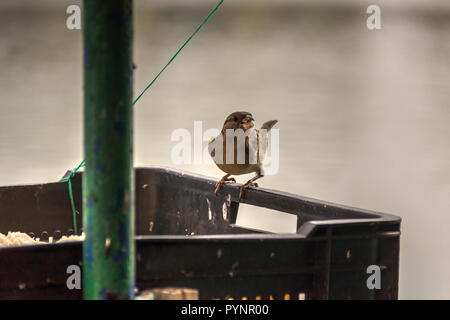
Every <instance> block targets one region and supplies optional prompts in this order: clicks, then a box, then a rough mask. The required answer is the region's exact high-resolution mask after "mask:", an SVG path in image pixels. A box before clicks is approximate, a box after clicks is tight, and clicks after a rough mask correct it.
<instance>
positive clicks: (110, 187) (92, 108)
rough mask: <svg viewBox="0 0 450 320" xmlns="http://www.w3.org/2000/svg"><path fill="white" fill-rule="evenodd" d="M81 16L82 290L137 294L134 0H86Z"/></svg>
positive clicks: (96, 294)
mask: <svg viewBox="0 0 450 320" xmlns="http://www.w3.org/2000/svg"><path fill="white" fill-rule="evenodd" d="M83 18H84V24H83V33H84V154H85V160H86V162H85V165H86V169H85V173H84V177H83V212H85V214H84V218H83V219H84V221H83V225H84V227H85V230H86V241H85V242H84V247H83V258H84V264H83V265H84V269H83V279H84V284H83V290H84V292H83V294H84V298H85V299H132V298H133V296H134V284H135V283H134V282H135V260H134V253H135V249H134V241H133V235H134V190H133V186H134V172H133V157H132V155H133V142H132V124H133V108H131V105H132V93H133V92H132V88H133V85H132V82H133V72H132V70H133V68H132V66H133V63H132V57H133V55H132V41H133V30H132V24H133V22H132V0H109V1H98V0H84V14H83Z"/></svg>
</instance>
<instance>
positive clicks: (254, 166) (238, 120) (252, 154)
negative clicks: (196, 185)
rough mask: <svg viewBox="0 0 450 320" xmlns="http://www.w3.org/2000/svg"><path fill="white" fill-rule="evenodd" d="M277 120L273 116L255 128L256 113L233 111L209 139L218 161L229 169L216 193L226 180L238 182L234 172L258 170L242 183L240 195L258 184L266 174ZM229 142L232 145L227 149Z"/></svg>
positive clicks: (220, 167)
mask: <svg viewBox="0 0 450 320" xmlns="http://www.w3.org/2000/svg"><path fill="white" fill-rule="evenodd" d="M277 122H278V121H277V120H270V121H267V122H265V123H264V124H263V125H262V126H261V129H255V128H254V126H255V125H254V119H253V116H252V114H251V113H249V112H245V111H237V112H233V113H232V114H230V115H229V116H228V117H227V118H226V119H225V122H224V124H223V127H222V130H221V132H220V134H219V135H218V136H217V137H216V138H214V139H212V140H211V141H210V142H209V143H208V151H209V154H210V155H211V157H212V158H213V160H214V163H215V164H216V165H217V166H218V167H219V169H221V170H222V171H223V172H225V173H226V175H224V176H223V177H222V179H220V180H219V181H218V182H217V183H216V186H215V189H214V194H216V195H217V192H219V189H220V188H221V186H222V185H223V184H224V183H226V182H228V181H232V182H236V180H235V179H234V178H233V177H230V176H231V175H241V174H247V173H252V172H255V173H256V175H255V176H254V177H253V178H252V179H250V180H248V181H247V182H246V183H245V184H243V185H241V186H240V187H239V199H241V198H242V195H243V192H244V189H246V188H249V187H258V184H257V183H255V182H254V181H255V180H257V179H259V178H262V177H263V176H264V169H263V161H264V158H265V154H266V151H267V146H268V133H269V131H270V129H272V127H273V126H274V125H275V124H276V123H277ZM239 129H241V130H239ZM239 135H241V136H239ZM227 137H228V143H227ZM244 137H245V143H244V141H243V138H244ZM239 138H240V139H239ZM227 145H229V146H232V148H229V150H227ZM227 151H228V161H227ZM220 152H221V153H222V156H221V155H220Z"/></svg>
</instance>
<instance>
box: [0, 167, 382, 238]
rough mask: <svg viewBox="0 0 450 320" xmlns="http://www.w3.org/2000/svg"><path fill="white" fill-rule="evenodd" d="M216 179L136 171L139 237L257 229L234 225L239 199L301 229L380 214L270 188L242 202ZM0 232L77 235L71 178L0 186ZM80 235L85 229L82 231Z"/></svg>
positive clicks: (78, 203) (77, 181)
mask: <svg viewBox="0 0 450 320" xmlns="http://www.w3.org/2000/svg"><path fill="white" fill-rule="evenodd" d="M81 180H82V173H77V174H75V176H74V177H73V178H72V189H73V198H74V202H75V207H76V211H77V217H76V220H77V226H78V228H79V229H80V230H81V231H82V195H81V189H82V183H81ZM215 183H216V180H213V179H211V178H208V177H204V176H200V175H195V174H188V173H185V172H181V171H177V170H172V169H167V168H160V167H150V168H137V169H136V170H135V195H136V199H135V212H136V216H135V222H136V235H207V234H236V233H254V232H255V231H254V230H250V229H245V228H241V227H237V226H236V225H235V222H236V219H237V214H238V212H239V202H241V203H247V204H250V205H256V206H261V207H266V208H269V209H273V210H277V211H280V212H286V213H291V214H295V215H296V216H297V229H300V228H301V227H302V225H303V224H304V223H305V222H307V221H312V220H314V221H318V220H330V219H332V220H334V219H364V218H377V217H378V216H377V215H376V214H375V213H373V214H372V213H370V212H362V211H361V210H356V209H353V208H348V207H343V206H339V205H334V204H330V203H325V202H322V201H318V200H314V199H309V198H304V197H300V196H297V195H292V194H287V193H283V192H278V191H273V190H267V189H261V188H258V189H249V190H247V191H246V192H245V194H244V197H243V199H241V200H239V198H238V195H239V191H238V188H237V186H238V185H237V184H227V185H225V186H224V187H223V188H222V189H221V190H220V192H219V193H218V195H215V194H214V193H213V190H214V185H215ZM0 215H1V216H2V218H1V223H0V232H1V233H7V232H8V231H21V232H25V233H28V234H30V235H31V236H33V237H37V238H40V239H41V241H46V240H48V238H49V237H52V238H53V239H54V240H57V239H59V238H60V237H61V236H62V235H71V234H73V230H74V227H73V218H72V209H71V205H70V198H69V191H68V185H67V182H56V183H47V184H40V185H25V186H7V187H0ZM79 233H80V232H79Z"/></svg>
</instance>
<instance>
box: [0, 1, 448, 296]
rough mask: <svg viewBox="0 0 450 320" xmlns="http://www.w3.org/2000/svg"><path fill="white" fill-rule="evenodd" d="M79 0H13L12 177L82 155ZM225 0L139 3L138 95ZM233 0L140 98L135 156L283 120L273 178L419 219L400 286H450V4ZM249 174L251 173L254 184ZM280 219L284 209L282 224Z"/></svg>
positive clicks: (43, 177)
mask: <svg viewBox="0 0 450 320" xmlns="http://www.w3.org/2000/svg"><path fill="white" fill-rule="evenodd" d="M70 4H81V3H80V2H79V1H75V0H74V1H56V0H42V1H39V2H37V1H25V0H22V1H18V0H16V1H9V0H2V2H1V3H0V70H1V71H0V98H1V99H0V185H10V184H25V183H38V182H48V181H56V180H57V179H59V178H60V177H61V176H62V174H63V173H64V172H65V171H66V170H67V169H69V168H73V167H74V166H76V165H77V164H78V163H79V161H80V160H81V159H82V158H83V154H82V68H81V66H82V40H81V32H80V31H76V30H75V31H70V30H68V29H67V28H66V26H65V23H66V18H67V15H66V13H65V11H66V8H67V6H68V5H70ZM215 4H216V1H212V0H197V1H189V3H187V2H186V1H178V0H177V1H161V0H160V1H143V0H137V1H135V64H136V66H137V69H136V72H135V89H134V90H135V95H137V94H138V93H139V92H140V91H141V90H142V89H143V88H144V87H145V86H146V85H147V84H148V82H149V81H150V80H151V79H152V78H153V77H154V75H155V74H156V73H157V72H158V71H159V70H160V69H161V67H162V66H163V65H164V64H165V63H166V62H167V61H168V59H169V58H170V56H171V55H172V54H173V53H174V52H175V50H176V49H177V48H178V47H179V46H180V45H181V43H182V42H183V41H184V40H185V39H186V37H187V36H188V35H189V34H190V33H191V32H192V31H193V29H194V28H195V27H196V26H197V25H198V23H199V22H200V21H201V20H202V19H203V17H204V16H205V15H206V14H207V13H208V12H209V10H211V9H212V7H213V6H214V5H215ZM369 4H371V2H368V1H358V2H356V1H355V2H351V1H331V0H328V1H300V0H299V1H288V0H285V1H276V3H275V2H270V1H253V0H252V1H245V2H244V1H237V0H235V1H232V0H228V1H225V4H224V6H223V7H222V8H221V9H220V10H219V11H218V12H217V14H216V16H214V17H213V19H212V20H211V21H210V22H209V23H208V24H207V25H206V26H205V28H204V29H202V30H201V32H200V33H199V34H198V35H197V37H196V38H194V40H193V41H192V42H191V43H190V44H189V46H188V47H187V48H186V49H185V50H184V51H183V52H182V54H181V55H180V56H179V57H178V58H177V59H176V60H175V62H174V63H173V64H172V65H171V66H170V67H169V68H168V69H167V70H166V72H165V73H164V74H163V76H162V77H161V78H160V79H159V80H158V81H157V82H156V83H155V85H154V86H153V87H152V88H151V89H150V91H148V93H147V94H146V95H145V96H144V97H143V98H142V99H141V100H140V101H139V103H138V104H137V105H136V106H135V164H136V165H137V166H146V165H164V166H171V167H177V168H180V169H184V170H189V171H192V172H196V173H200V174H204V175H209V176H214V177H217V178H219V177H221V176H222V175H223V173H222V172H221V171H220V170H219V169H217V168H216V167H214V166H212V165H174V164H173V163H172V162H171V149H172V147H173V146H174V145H175V144H176V143H175V142H172V141H171V140H170V137H171V133H172V131H173V130H175V129H177V128H186V129H188V130H190V131H193V124H194V121H195V120H202V121H203V128H204V129H207V128H212V127H214V128H219V127H220V126H221V125H222V123H223V120H224V119H225V117H226V116H227V115H228V114H229V113H231V112H233V111H235V110H246V111H250V112H252V113H253V116H254V117H255V119H256V122H257V123H259V124H261V123H262V122H264V121H266V120H269V119H273V118H275V119H278V120H279V124H278V125H277V126H278V128H279V129H280V168H279V172H278V174H276V175H272V176H266V177H265V178H263V179H262V180H261V183H260V185H261V186H264V187H268V188H273V189H280V190H284V191H288V192H291V193H298V194H301V195H305V196H309V197H314V198H318V199H323V200H327V201H332V202H337V203H342V204H347V205H352V206H356V207H362V208H367V209H372V210H378V211H382V212H387V213H392V214H396V215H399V216H401V217H402V218H403V223H402V238H401V260H400V298H403V299H409V298H425V299H431V298H438V299H444V298H445V299H449V298H450V250H449V247H450V233H449V228H450V125H449V124H450V19H449V18H450V5H449V4H450V3H449V2H448V1H445V0H443V1H422V2H420V1H395V3H392V1H378V2H377V4H379V5H380V6H381V10H382V16H381V18H382V29H381V30H377V31H370V30H368V29H367V28H366V19H367V17H368V15H367V14H366V8H367V6H368V5H369ZM247 178H248V177H247V176H245V177H243V178H241V179H238V180H240V181H241V182H243V181H245V180H246V179H247ZM268 223H269V222H268Z"/></svg>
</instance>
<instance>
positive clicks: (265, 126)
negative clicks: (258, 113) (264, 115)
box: [261, 120, 278, 131]
mask: <svg viewBox="0 0 450 320" xmlns="http://www.w3.org/2000/svg"><path fill="white" fill-rule="evenodd" d="M277 122H278V120H269V121H266V122H264V124H263V125H262V127H261V129H265V130H267V131H270V129H272V127H273V126H274V125H275V124H276V123H277Z"/></svg>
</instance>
